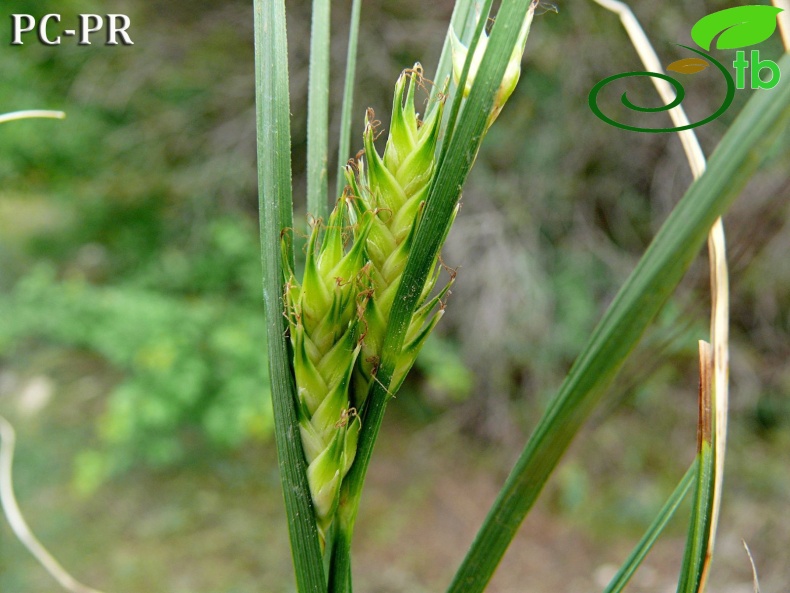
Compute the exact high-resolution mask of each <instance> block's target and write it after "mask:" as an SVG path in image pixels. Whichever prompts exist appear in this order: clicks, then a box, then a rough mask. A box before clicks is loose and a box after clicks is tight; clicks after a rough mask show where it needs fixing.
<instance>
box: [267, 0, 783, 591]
mask: <svg viewBox="0 0 790 593" xmlns="http://www.w3.org/2000/svg"><path fill="white" fill-rule="evenodd" d="M538 5H539V2H537V1H530V0H503V2H502V3H501V6H500V7H499V11H498V14H496V16H495V18H493V25H492V27H491V29H490V35H489V32H488V31H487V30H486V23H487V21H488V19H489V17H490V16H492V17H493V16H494V15H491V14H490V11H491V6H492V2H490V1H487V2H484V3H483V5H482V6H476V5H475V3H473V2H471V1H466V0H458V2H457V3H456V7H455V10H454V13H453V17H452V22H451V26H450V29H449V31H448V35H447V37H446V41H445V46H444V52H443V55H442V58H441V59H440V62H439V66H438V68H437V70H436V74H435V75H434V76H433V77H432V81H433V82H430V81H428V80H427V79H426V78H425V76H424V74H423V70H422V67H421V66H419V65H415V66H413V67H411V68H408V69H407V70H404V71H403V72H402V73H401V75H400V77H399V78H398V80H397V83H396V86H395V98H394V100H393V109H392V114H391V120H390V125H389V130H388V136H387V140H386V145H385V148H384V151H383V154H379V152H378V149H377V147H376V145H375V140H376V137H377V136H378V135H379V134H380V133H383V130H382V129H381V127H380V126H381V124H380V123H379V122H377V121H376V119H375V116H374V114H373V113H372V111H369V110H368V111H367V112H366V119H365V131H364V134H363V139H362V146H363V149H364V153H361V154H360V155H358V157H356V158H354V159H353V160H352V161H351V162H350V163H348V164H346V159H347V158H348V156H349V155H348V154H347V152H348V147H347V145H346V141H345V140H343V138H347V135H346V134H347V132H346V131H345V130H346V129H347V126H348V123H349V119H348V117H346V114H349V113H352V112H353V109H352V108H351V103H352V98H351V97H352V93H351V92H350V91H349V89H350V88H352V86H353V85H349V84H348V81H349V80H353V68H354V66H353V64H354V53H355V51H356V30H355V28H356V26H358V23H359V8H360V6H359V2H354V4H353V6H352V28H351V35H350V38H351V39H350V43H349V48H350V49H349V65H348V72H347V76H346V81H347V85H346V90H347V92H346V95H345V102H344V106H343V113H344V117H343V123H342V125H343V131H341V151H340V154H339V158H338V161H339V163H340V165H339V167H338V177H339V180H340V181H339V184H338V190H339V191H338V196H337V201H336V203H335V205H334V208H333V209H332V211H331V212H330V213H329V214H328V215H326V217H324V216H323V212H324V209H325V208H326V204H325V202H326V200H325V199H324V198H323V195H324V194H323V192H324V190H323V187H324V184H323V183H322V179H323V178H322V175H325V173H326V172H325V169H322V167H321V166H320V163H321V162H323V163H325V162H327V154H326V144H325V143H324V141H323V139H324V134H323V133H321V131H315V130H311V131H310V134H309V137H310V138H319V139H320V140H317V141H316V142H319V143H320V146H316V145H315V144H313V145H312V147H308V171H313V172H314V175H315V178H314V182H312V183H308V193H309V195H308V208H314V212H313V213H314V214H315V216H316V218H315V220H314V222H313V224H312V228H311V230H310V236H309V239H308V243H307V251H306V262H305V268H304V273H303V275H301V277H298V276H297V274H296V266H295V264H294V255H293V240H292V229H294V228H296V227H298V225H295V224H294V221H293V200H292V198H293V189H292V185H291V161H290V113H289V97H288V90H287V89H288V67H287V54H286V49H287V43H286V19H285V4H284V2H283V1H282V0H274V1H265V2H264V1H263V0H257V1H256V2H255V30H256V76H257V97H258V103H257V105H258V131H259V135H258V138H259V143H258V148H259V150H258V159H259V160H258V163H259V185H260V212H261V253H262V260H263V265H264V272H265V274H264V301H265V306H266V315H267V323H268V338H269V341H268V343H269V362H270V377H271V379H272V393H273V406H274V415H275V426H276V428H275V434H276V441H277V448H278V458H279V462H280V467H281V470H282V473H281V476H282V482H283V492H284V498H285V506H286V512H287V515H288V525H289V530H290V537H291V544H292V553H293V559H294V566H295V572H296V581H297V587H298V589H299V591H311V592H312V591H316V592H320V591H331V592H333V593H334V592H344V591H351V589H352V580H351V537H352V533H353V527H354V522H355V520H356V514H357V510H358V508H359V501H360V494H361V491H362V486H363V483H364V478H365V474H366V471H367V468H368V465H369V463H370V459H371V455H372V451H373V447H374V444H375V441H376V438H377V436H378V432H379V428H380V426H381V421H382V417H383V413H384V410H385V408H386V405H387V403H388V402H389V401H390V400H391V398H392V396H393V395H394V393H395V392H396V391H397V389H398V387H399V386H400V384H401V382H402V381H403V379H404V377H405V375H406V373H407V372H408V370H409V368H410V367H411V365H412V364H413V362H414V358H415V356H416V354H417V352H418V351H419V349H420V347H421V346H422V344H423V343H424V340H425V339H426V337H427V335H428V334H429V333H430V331H431V329H432V328H433V327H434V326H435V324H436V323H437V322H438V321H439V319H440V317H441V315H442V310H443V300H442V299H443V296H444V295H445V294H446V292H445V291H446V290H447V288H448V286H449V283H451V282H452V281H453V279H452V275H451V278H450V280H449V281H447V282H444V283H443V284H442V283H440V280H439V278H440V275H439V272H440V271H441V260H439V259H438V256H439V251H440V249H441V246H442V244H443V241H444V238H445V237H446V235H447V232H448V230H449V228H450V225H451V224H452V221H453V219H454V217H455V216H456V213H457V205H458V200H459V198H460V192H461V189H462V187H463V185H464V182H465V180H466V177H467V175H468V173H469V171H470V169H471V167H472V165H473V163H474V161H475V158H476V155H477V152H478V150H479V147H480V144H481V142H482V141H483V138H484V137H485V135H486V131H487V130H488V129H489V127H490V126H491V125H492V124H493V122H494V120H495V119H496V118H497V116H498V115H499V113H500V111H502V107H503V106H504V104H505V102H506V101H507V98H508V96H509V94H510V93H511V92H512V91H513V88H514V87H515V85H516V82H517V81H518V78H519V73H520V60H521V54H522V52H523V50H524V45H525V41H526V37H527V33H528V32H529V28H530V25H531V24H532V19H533V16H534V14H535V11H536V10H538V9H539V8H540V7H539V6H538ZM327 9H328V6H327V3H326V0H315V2H314V10H315V11H319V10H320V11H323V12H320V13H319V12H316V13H315V14H324V15H326V14H327V12H326V11H327ZM326 27H328V22H327V19H321V18H314V20H313V35H314V36H317V38H318V39H322V40H323V39H325V38H326V35H327V29H326ZM787 67H790V58H788V57H787V56H785V57H784V58H783V60H782V61H781V62H780V68H787ZM326 68H328V61H327V60H326V59H325V56H320V55H313V56H312V57H311V81H315V83H316V84H324V85H325V84H326V79H327V78H326V76H325V74H326V73H325V72H323V73H322V72H321V71H320V70H322V69H326ZM426 85H427V86H430V87H431V88H430V89H428V92H429V94H430V96H431V99H430V101H429V102H428V105H427V109H426V113H425V114H422V115H419V114H418V113H417V109H416V107H415V102H414V97H415V93H417V92H418V91H420V90H421V87H423V86H426ZM423 92H424V91H423ZM310 96H311V101H310V104H309V113H308V120H312V121H323V120H324V118H322V117H313V116H312V115H311V114H313V113H317V114H320V113H323V110H324V109H325V105H324V104H323V103H322V102H321V101H322V100H324V101H325V97H326V94H325V93H321V92H318V91H316V89H311V94H310ZM321 97H324V99H320V98H321ZM505 112H506V111H505ZM788 118H790V83H789V82H788V81H787V80H782V81H780V82H779V84H777V86H776V87H775V88H774V89H773V91H772V93H771V97H770V98H769V97H767V95H766V94H765V93H763V94H759V93H758V94H756V95H755V96H754V97H753V98H752V99H751V100H750V101H749V103H748V104H747V105H746V107H745V108H744V109H743V111H742V112H741V114H740V115H739V116H738V118H737V119H736V121H735V122H734V123H733V125H732V126H731V127H730V129H729V130H728V132H727V134H726V135H725V136H724V138H723V139H722V140H721V142H720V144H719V146H718V147H717V149H716V151H715V152H714V153H713V155H712V156H711V159H710V161H709V163H708V166H707V169H705V170H704V172H703V171H702V170H700V171H699V172H698V175H697V179H696V181H695V183H694V184H693V185H692V186H691V187H690V188H689V190H688V192H687V193H686V195H685V196H684V197H683V199H682V200H681V201H680V202H679V203H678V204H677V206H676V207H675V209H674V210H673V212H672V213H671V214H670V216H669V217H668V219H667V220H666V222H665V223H664V225H663V226H662V228H661V229H660V230H659V232H658V233H657V235H656V236H655V238H654V240H653V242H652V243H651V245H650V247H649V248H648V250H647V251H646V253H645V254H644V256H643V258H642V259H641V260H640V262H639V264H638V265H637V267H636V268H635V269H634V271H633V272H632V274H631V275H630V276H629V278H628V280H627V281H626V283H625V284H624V285H623V287H622V288H621V290H620V291H619V293H618V295H617V296H616V298H615V299H614V301H613V302H612V304H611V305H610V307H609V309H608V310H607V312H606V313H605V314H604V316H603V318H602V319H601V321H600V323H599V324H598V326H597V327H596V329H595V330H594V332H593V333H592V335H591V336H590V338H589V340H588V341H587V343H586V345H585V346H584V347H583V348H582V349H581V351H580V354H579V356H578V358H577V359H576V362H575V363H574V365H573V367H572V368H571V370H570V372H569V374H568V376H567V377H566V379H565V381H564V382H563V383H562V385H561V386H560V388H559V390H558V392H557V394H556V396H555V397H554V398H553V400H552V401H551V403H550V404H549V406H548V407H547V410H546V412H545V414H544V416H543V417H542V418H541V420H540V421H539V423H538V425H537V428H536V429H535V432H534V433H533V435H532V436H531V437H530V439H529V441H528V442H527V444H526V445H525V448H524V450H523V452H522V454H521V456H520V457H519V459H518V460H517V462H516V464H515V466H514V468H513V470H512V472H511V474H510V476H509V477H508V478H507V480H506V482H505V484H504V486H503V488H502V490H501V492H500V494H499V496H498V498H497V500H496V501H495V502H494V504H493V506H492V507H491V510H490V511H489V514H488V516H487V517H486V519H485V521H484V522H483V525H482V526H481V528H480V531H479V533H478V535H477V537H476V538H475V540H474V541H473V542H472V544H471V546H470V548H469V551H468V553H467V555H466V557H465V559H464V561H463V562H462V564H461V566H460V568H459V569H458V572H457V573H456V575H455V577H454V579H453V581H452V583H450V585H449V588H448V591H454V592H458V593H462V592H463V593H475V592H478V591H483V590H484V588H485V586H486V584H487V583H488V581H489V580H490V578H491V576H492V575H493V573H494V570H495V569H496V566H497V565H498V563H499V561H500V559H501V558H502V556H503V555H504V553H505V550H506V549H507V547H508V545H509V544H510V542H511V541H512V538H513V537H514V535H515V533H516V531H517V529H518V528H519V526H520V524H521V522H522V521H523V519H524V518H525V516H526V515H527V513H528V512H529V510H530V509H531V508H532V506H533V504H534V502H535V501H536V499H537V497H538V495H539V494H540V491H541V489H542V487H543V486H544V484H545V483H546V481H547V479H548V478H549V476H550V475H551V473H552V471H553V470H554V468H555V467H556V466H557V463H558V462H559V460H560V458H561V457H562V455H563V453H564V452H565V450H566V449H567V447H568V446H569V444H570V443H571V441H572V439H573V438H574V437H575V436H576V434H577V433H578V431H579V429H580V428H581V426H582V425H583V424H584V422H585V420H586V419H587V418H588V417H589V415H590V413H591V412H592V411H593V410H594V409H595V407H596V405H597V404H598V402H599V401H601V399H602V397H603V395H604V393H605V390H606V387H607V386H608V385H609V383H610V382H611V381H612V379H613V377H614V376H615V374H616V373H617V371H618V369H619V368H620V367H621V366H622V364H623V362H624V360H625V359H626V357H627V356H628V354H629V353H630V351H631V350H632V349H633V348H634V346H635V345H636V344H637V342H638V341H639V339H640V337H641V336H642V335H643V333H644V332H645V330H646V329H647V327H648V326H649V324H650V322H651V320H652V319H653V318H654V317H655V315H656V314H657V313H658V312H659V310H660V309H661V307H662V306H663V304H664V303H665V302H666V300H667V299H668V298H669V296H670V295H671V294H672V291H673V290H674V288H675V286H676V285H677V284H678V282H679V281H680V279H681V278H682V276H683V274H684V272H685V271H686V269H687V268H688V266H689V265H690V264H691V262H692V261H693V259H694V257H695V256H696V254H697V252H698V250H699V248H700V247H701V246H702V245H703V244H704V242H705V238H706V236H707V235H708V232H709V231H710V229H711V228H712V227H713V226H714V223H715V222H716V221H717V219H718V218H719V217H720V216H721V215H722V214H723V213H724V211H725V210H726V209H727V207H728V206H729V204H730V203H732V201H733V200H734V199H735V197H736V196H737V195H738V193H739V191H740V190H741V189H742V188H743V186H744V184H745V182H746V180H748V178H749V177H750V176H751V175H752V174H753V173H754V171H755V170H756V167H757V166H758V161H757V160H756V159H754V158H752V155H753V154H755V152H756V151H759V150H760V149H762V148H764V147H765V146H768V145H770V144H771V143H772V142H773V141H774V140H775V139H776V138H777V136H778V135H779V134H781V132H782V130H784V129H786V128H785V126H786V125H787V121H788ZM311 148H312V150H311ZM315 159H317V160H315ZM327 210H328V208H327ZM715 234H716V231H715V229H714V235H715ZM713 247H714V248H715V247H716V244H715V242H714V244H713ZM720 255H721V256H722V257H723V250H722V251H721V253H720ZM717 261H719V260H718V259H717ZM718 279H719V280H723V279H726V276H718ZM715 280H716V278H714V284H715ZM724 288H725V292H724V293H720V294H726V285H725V287H724ZM719 296H720V295H719ZM717 311H718V313H716V312H714V318H718V319H719V323H721V318H720V315H721V311H724V314H725V316H726V307H724V309H721V308H719V309H718V310H717ZM714 327H719V328H721V326H720V325H718V326H717V325H715V324H714ZM715 333H716V332H714V334H715ZM721 333H722V332H721V331H719V337H718V338H717V337H716V335H714V339H713V342H714V351H715V350H717V349H720V347H721V344H724V347H725V348H726V331H724V332H723V333H724V340H722V339H721ZM725 355H726V352H725ZM716 360H717V359H716V354H715V352H714V353H712V352H711V350H710V348H709V347H707V346H701V348H700V369H701V376H702V380H701V388H700V396H699V401H700V424H699V426H700V430H699V438H698V455H697V457H696V459H695V460H694V461H693V463H692V467H691V469H690V470H689V472H688V473H687V474H686V476H685V477H684V478H683V479H681V480H680V483H679V486H678V488H677V489H676V490H675V492H674V493H673V494H672V495H671V496H670V498H669V500H668V502H667V505H666V506H665V507H664V509H662V511H661V513H660V514H659V516H658V517H657V519H656V521H655V522H654V524H653V525H652V526H651V527H650V529H649V530H648V533H647V534H646V536H645V538H643V540H642V541H641V542H640V544H639V545H638V546H637V548H636V549H635V552H634V554H633V555H632V556H631V557H630V558H629V559H628V560H627V561H626V563H625V564H624V568H623V571H622V572H621V578H620V579H619V580H618V581H617V582H615V583H613V585H612V586H611V587H610V588H609V589H607V591H620V590H622V588H623V587H624V586H625V583H626V582H627V578H628V576H629V575H630V574H631V573H632V572H633V570H635V568H636V567H637V566H638V565H639V562H641V560H642V558H644V556H645V554H646V553H647V551H648V550H649V548H650V546H651V545H652V542H654V541H655V538H656V537H657V536H658V534H660V532H661V530H662V529H663V528H664V526H665V525H666V524H667V521H668V519H669V517H671V516H672V514H673V513H674V512H675V510H676V509H677V508H678V506H679V503H680V501H681V500H682V498H683V497H684V496H685V494H686V493H687V492H688V491H689V490H690V489H691V487H692V485H694V484H696V494H695V502H694V506H693V512H692V520H691V523H690V525H691V527H690V532H689V545H688V548H687V550H688V551H687V554H686V558H685V560H684V565H683V567H682V570H681V578H680V583H679V587H678V590H679V591H681V592H683V593H692V592H694V593H696V592H697V591H701V590H702V588H704V583H705V575H706V574H707V570H708V566H709V564H708V562H709V555H710V554H709V552H710V551H712V537H713V533H714V532H715V520H714V519H713V517H714V515H715V514H716V513H717V511H716V509H717V505H718V502H717V501H718V496H719V495H720V472H717V470H716V467H717V461H716V460H717V454H716V452H717V449H716V448H717V447H720V448H723V435H720V437H721V438H720V439H719V440H717V438H716V432H717V423H716V422H714V421H713V418H714V416H715V414H716V412H717V411H718V412H721V410H717V408H716V403H715V402H716V399H717V395H718V394H715V393H714V391H716V390H717V389H718V390H719V391H721V390H722V389H724V390H725V393H726V386H722V385H721V384H719V385H718V386H717V384H716V380H715V379H714V377H716V376H717V375H719V374H720V372H721V370H722V369H723V370H724V371H725V372H726V356H725V358H724V359H723V361H722V359H721V358H719V362H718V363H717V362H716ZM722 365H723V366H722ZM721 426H722V425H721V424H720V423H719V427H718V430H719V431H721V432H723V431H722V428H721ZM722 450H723V449H722ZM721 460H722V452H718V463H721ZM717 483H718V484H719V485H718V486H716V484H717ZM717 492H718V493H717Z"/></svg>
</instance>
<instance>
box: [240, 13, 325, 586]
mask: <svg viewBox="0 0 790 593" xmlns="http://www.w3.org/2000/svg"><path fill="white" fill-rule="evenodd" d="M254 9H255V80H256V84H255V96H256V103H257V122H258V123H257V125H258V185H259V201H260V218H261V259H262V263H263V276H264V277H263V297H264V305H265V308H266V319H267V338H268V344H269V373H270V377H271V382H272V405H273V408H274V423H275V439H276V443H277V458H278V463H279V466H280V475H281V479H282V485H283V495H284V498H285V510H286V513H287V515H288V530H289V534H290V537H291V552H292V555H293V560H294V568H295V570H296V582H297V586H298V589H299V591H300V592H310V593H320V592H323V591H326V581H325V577H324V568H323V564H322V560H321V550H320V547H319V544H318V531H317V529H316V524H315V516H314V513H313V506H312V502H311V500H310V490H309V487H308V484H307V473H306V464H305V460H304V455H303V453H302V443H301V440H300V438H299V426H298V424H297V420H296V410H295V407H294V379H293V371H292V369H291V355H290V351H289V347H288V342H287V339H286V337H285V336H286V320H285V317H284V316H283V310H284V306H283V301H282V295H283V272H282V260H281V246H280V234H281V232H282V230H283V229H286V228H291V227H292V225H293V201H292V189H291V126H290V109H289V97H288V56H287V53H286V52H287V43H286V32H285V31H286V29H285V3H284V0H255V2H254ZM286 257H287V258H288V259H290V260H291V261H292V260H293V253H292V252H290V248H289V253H288V254H287V256H286ZM291 265H293V264H291Z"/></svg>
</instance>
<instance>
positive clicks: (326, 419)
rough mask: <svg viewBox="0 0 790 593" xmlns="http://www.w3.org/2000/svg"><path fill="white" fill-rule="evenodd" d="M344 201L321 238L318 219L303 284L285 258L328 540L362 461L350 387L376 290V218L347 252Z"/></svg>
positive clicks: (321, 523)
mask: <svg viewBox="0 0 790 593" xmlns="http://www.w3.org/2000/svg"><path fill="white" fill-rule="evenodd" d="M342 202H343V200H341V201H340V202H339V205H338V206H337V207H335V209H334V210H333V212H332V214H331V215H330V217H329V221H328V224H327V227H326V230H325V232H324V235H323V240H322V242H321V244H320V246H319V244H318V236H319V233H320V231H321V226H322V225H321V224H320V221H318V222H316V223H315V224H314V226H313V230H312V233H311V235H310V239H309V241H308V245H307V260H306V262H305V271H304V276H303V280H302V282H301V284H300V283H298V282H297V281H296V278H295V275H294V273H293V270H291V269H290V268H289V267H288V265H287V263H286V264H285V266H284V269H285V274H286V283H285V307H286V310H285V314H286V316H287V318H288V324H289V331H290V338H291V345H292V347H293V352H294V372H295V376H296V385H297V397H298V401H297V417H298V420H299V429H300V432H301V438H302V448H303V450H304V453H305V458H306V460H307V463H308V467H307V479H308V483H309V486H310V493H311V495H312V499H313V505H314V508H315V513H316V519H317V523H318V529H319V534H320V536H321V542H322V545H323V543H324V541H325V537H326V532H327V530H328V529H329V526H330V525H331V523H332V518H333V516H334V513H335V509H336V508H337V504H338V496H339V492H340V483H341V481H342V479H343V477H344V476H345V475H346V473H347V472H348V470H349V468H350V467H351V463H352V462H353V461H354V455H355V453H356V449H357V436H358V434H359V429H360V426H361V423H360V419H359V417H358V416H357V414H356V410H354V408H353V407H352V406H351V403H350V396H349V389H350V384H351V376H352V372H353V369H354V366H355V363H356V361H357V358H358V356H359V352H360V349H361V345H360V344H359V335H360V333H359V330H360V317H361V313H362V311H363V310H364V300H365V298H366V297H365V296H364V295H366V294H367V292H368V289H367V283H368V280H367V276H366V273H365V270H366V260H365V252H364V245H365V237H366V236H367V233H368V232H369V230H370V225H369V224H366V225H365V226H364V227H357V228H356V229H354V232H355V233H357V235H358V236H357V240H356V241H355V242H354V243H353V245H352V246H351V248H350V249H349V250H348V251H347V252H346V250H345V248H344V233H345V232H346V217H345V215H344V213H345V212H346V209H347V208H346V206H345V205H344V204H343V203H342ZM285 240H286V239H285V238H284V241H285ZM284 260H285V261H286V262H287V259H286V258H284ZM360 299H361V300H360Z"/></svg>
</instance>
